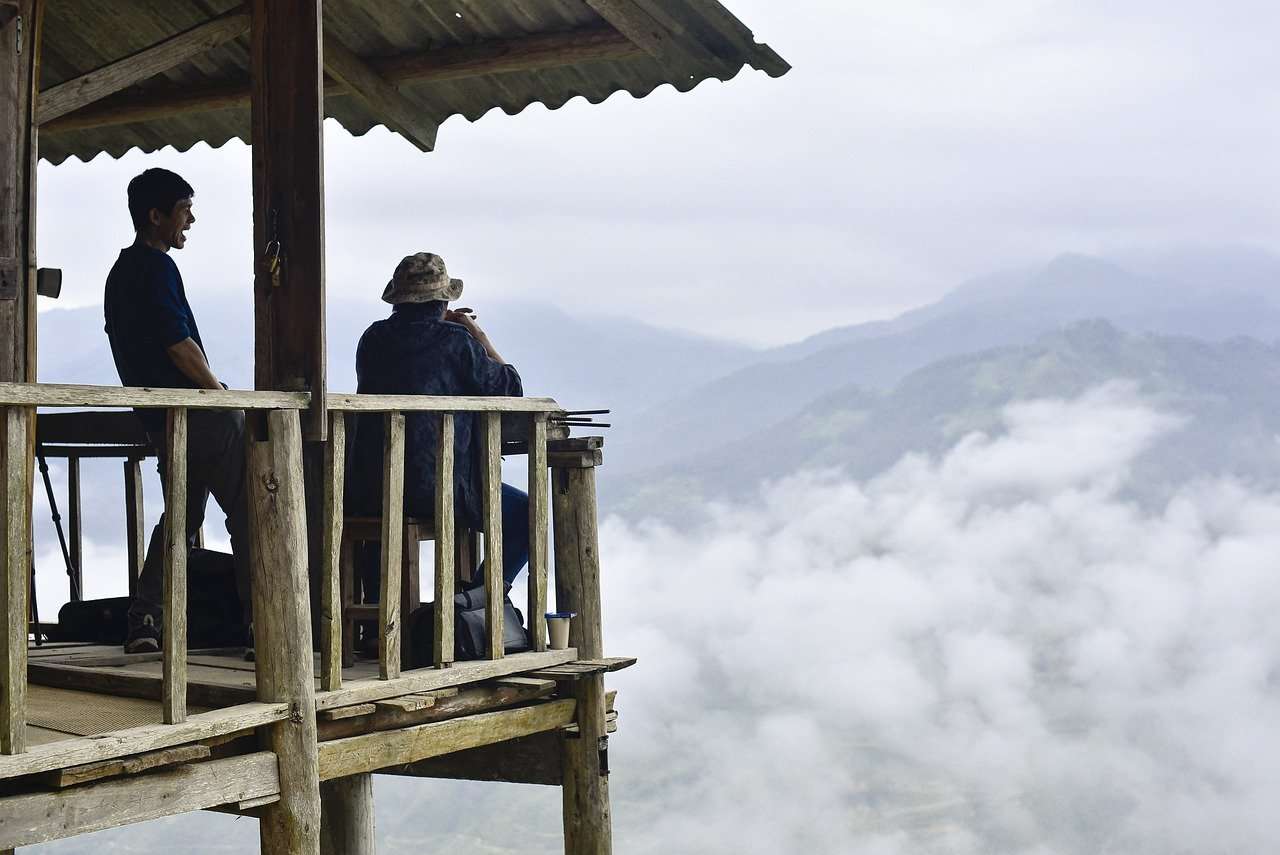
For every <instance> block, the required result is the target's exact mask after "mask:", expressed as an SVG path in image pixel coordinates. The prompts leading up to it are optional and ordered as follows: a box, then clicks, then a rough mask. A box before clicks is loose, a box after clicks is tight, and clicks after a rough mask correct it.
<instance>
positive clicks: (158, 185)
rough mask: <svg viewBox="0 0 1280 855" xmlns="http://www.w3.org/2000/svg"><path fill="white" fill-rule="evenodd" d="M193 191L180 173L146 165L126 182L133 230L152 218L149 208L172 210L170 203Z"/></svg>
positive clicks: (176, 201) (176, 202)
mask: <svg viewBox="0 0 1280 855" xmlns="http://www.w3.org/2000/svg"><path fill="white" fill-rule="evenodd" d="M195 194H196V191H195V190H194V189H192V187H191V185H190V184H188V183H187V182H186V181H185V180H183V178H182V176H181V175H179V174H178V173H176V172H170V171H169V170H167V169H159V168H153V169H148V170H147V171H146V172H144V173H142V174H141V175H139V176H138V177H136V178H134V179H133V180H132V181H130V182H129V216H130V217H132V218H133V230H134V231H139V232H140V231H142V230H143V229H144V228H146V226H147V225H148V224H149V223H150V222H151V209H152V208H155V209H157V210H159V211H162V212H164V213H165V214H171V213H173V206H174V205H177V204H178V203H179V202H181V201H182V200H183V199H186V198H188V197H190V196H194V195H195Z"/></svg>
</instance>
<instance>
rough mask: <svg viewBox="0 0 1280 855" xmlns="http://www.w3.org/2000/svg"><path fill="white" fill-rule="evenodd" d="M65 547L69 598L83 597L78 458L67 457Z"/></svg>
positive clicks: (82, 532) (82, 530)
mask: <svg viewBox="0 0 1280 855" xmlns="http://www.w3.org/2000/svg"><path fill="white" fill-rule="evenodd" d="M67 549H68V551H69V552H70V554H71V572H72V573H74V574H75V576H74V578H73V579H72V580H71V599H72V600H73V601H74V600H81V599H83V598H84V518H83V516H82V514H81V506H80V458H79V457H68V458H67Z"/></svg>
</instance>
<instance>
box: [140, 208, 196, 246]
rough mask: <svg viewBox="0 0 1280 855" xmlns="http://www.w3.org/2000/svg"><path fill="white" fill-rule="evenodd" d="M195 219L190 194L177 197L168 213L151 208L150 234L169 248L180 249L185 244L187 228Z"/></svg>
mask: <svg viewBox="0 0 1280 855" xmlns="http://www.w3.org/2000/svg"><path fill="white" fill-rule="evenodd" d="M195 221H196V215H195V213H194V211H193V210H192V206H191V197H190V196H188V197H187V198H185V199H179V200H178V202H177V204H175V205H174V206H173V210H172V211H170V212H169V213H168V214H162V213H161V212H160V209H159V208H152V209H151V227H152V234H153V235H154V237H155V238H156V239H157V240H159V241H161V242H162V243H164V244H165V245H166V246H167V247H168V248H169V249H182V248H183V247H184V246H186V245H187V230H188V229H190V228H191V227H192V226H193V225H194V224H195Z"/></svg>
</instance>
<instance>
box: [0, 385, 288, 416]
mask: <svg viewBox="0 0 1280 855" xmlns="http://www.w3.org/2000/svg"><path fill="white" fill-rule="evenodd" d="M310 405H311V393H310V392H255V391H248V390H241V389H153V388H148V387H143V386H87V385H73V384H69V383H0V406H23V407H133V408H135V409H168V408H171V407H185V408H187V409H192V410H305V409H306V408H307V407H309V406H310Z"/></svg>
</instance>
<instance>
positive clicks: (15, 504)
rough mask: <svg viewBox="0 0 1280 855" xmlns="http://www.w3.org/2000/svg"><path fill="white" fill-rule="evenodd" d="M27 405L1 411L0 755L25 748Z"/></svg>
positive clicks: (28, 556) (28, 566) (28, 567)
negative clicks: (1, 638)
mask: <svg viewBox="0 0 1280 855" xmlns="http://www.w3.org/2000/svg"><path fill="white" fill-rule="evenodd" d="M29 425H30V421H29V410H28V408H26V407H6V408H5V409H4V411H3V431H4V437H3V440H4V447H3V449H2V454H0V456H3V459H4V481H3V484H2V485H0V488H2V490H3V502H4V507H3V510H4V515H5V516H4V521H3V524H2V525H0V538H2V539H3V554H4V578H3V580H0V581H3V585H4V591H3V593H4V601H5V605H6V606H7V609H6V612H7V615H6V617H7V619H8V629H7V631H6V632H5V645H4V646H5V656H4V673H3V674H0V678H2V679H0V753H4V754H21V753H22V752H23V751H26V750H27V630H28V626H29V624H28V618H29V615H28V612H27V609H28V606H27V585H28V579H27V574H28V573H30V572H31V548H30V544H29V543H28V537H29V533H30V528H29V526H28V525H27V496H28V495H29V493H30V485H29V484H28V483H27V471H28V467H27V457H28V449H27V429H28V427H29Z"/></svg>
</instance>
